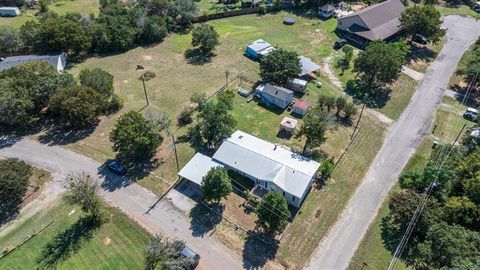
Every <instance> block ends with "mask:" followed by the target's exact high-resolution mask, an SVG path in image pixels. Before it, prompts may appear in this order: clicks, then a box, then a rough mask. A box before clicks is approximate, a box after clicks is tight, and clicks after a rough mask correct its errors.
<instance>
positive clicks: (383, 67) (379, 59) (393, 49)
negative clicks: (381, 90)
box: [353, 40, 408, 91]
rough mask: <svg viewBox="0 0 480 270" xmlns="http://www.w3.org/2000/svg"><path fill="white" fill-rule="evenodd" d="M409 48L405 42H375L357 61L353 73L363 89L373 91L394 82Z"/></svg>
mask: <svg viewBox="0 0 480 270" xmlns="http://www.w3.org/2000/svg"><path fill="white" fill-rule="evenodd" d="M407 52H408V46H407V45H406V44H405V43H403V42H395V43H385V42H384V41H380V40H377V41H373V42H371V43H370V45H368V47H367V49H366V50H365V51H364V52H361V53H360V54H359V56H358V58H356V59H355V64H354V67H353V72H355V73H357V76H358V82H360V84H361V86H362V88H363V89H365V90H366V91H371V89H376V88H378V87H383V86H385V85H386V84H389V83H392V82H394V81H395V80H396V79H397V78H398V77H399V76H400V72H401V70H402V65H403V61H404V59H405V56H406V55H407Z"/></svg>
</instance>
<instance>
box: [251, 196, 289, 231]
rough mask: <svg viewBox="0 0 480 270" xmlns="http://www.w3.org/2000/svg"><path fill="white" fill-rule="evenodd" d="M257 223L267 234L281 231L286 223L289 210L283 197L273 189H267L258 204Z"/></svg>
mask: <svg viewBox="0 0 480 270" xmlns="http://www.w3.org/2000/svg"><path fill="white" fill-rule="evenodd" d="M256 213H257V216H258V219H257V225H258V226H259V227H260V228H261V229H262V230H263V231H264V232H266V233H268V234H276V233H280V232H282V231H283V230H284V229H285V227H286V226H287V224H288V218H289V217H290V210H288V204H287V201H286V200H285V198H284V197H283V196H282V195H281V194H280V193H277V192H275V191H269V192H268V193H267V194H266V195H265V196H264V197H263V198H262V201H261V202H260V203H259V204H258V206H257V209H256Z"/></svg>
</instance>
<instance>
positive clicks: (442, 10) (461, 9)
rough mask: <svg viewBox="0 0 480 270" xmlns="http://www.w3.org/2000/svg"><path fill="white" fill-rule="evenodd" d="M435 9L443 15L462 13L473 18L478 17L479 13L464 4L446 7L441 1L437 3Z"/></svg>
mask: <svg viewBox="0 0 480 270" xmlns="http://www.w3.org/2000/svg"><path fill="white" fill-rule="evenodd" d="M437 9H438V10H439V11H440V13H442V15H443V16H448V15H462V16H470V17H473V18H477V17H479V13H476V12H475V11H473V10H472V9H471V8H470V7H468V6H466V5H459V6H458V7H448V6H446V5H445V4H444V3H443V4H441V5H437Z"/></svg>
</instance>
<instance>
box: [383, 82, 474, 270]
mask: <svg viewBox="0 0 480 270" xmlns="http://www.w3.org/2000/svg"><path fill="white" fill-rule="evenodd" d="M477 77H478V73H477V74H476V75H475V77H474V79H473V80H472V81H471V83H470V85H469V87H468V89H467V92H466V94H465V95H464V97H463V100H462V104H464V103H465V102H466V101H467V99H468V97H469V96H470V93H471V92H470V91H471V88H472V86H473V85H474V82H475V81H476V79H477ZM458 121H459V120H458V119H457V120H456V121H454V122H453V123H456V122H458ZM453 123H452V124H453ZM452 127H453V125H452V126H451V128H452ZM465 127H466V124H464V125H463V127H462V129H461V130H460V132H459V134H458V135H457V137H456V138H455V140H454V142H453V143H452V145H451V147H450V149H449V150H448V151H447V150H446V148H444V149H441V153H440V155H439V157H438V159H437V165H438V164H439V165H440V166H438V167H437V174H436V177H435V178H434V180H432V182H430V184H429V186H428V187H427V189H426V190H425V191H424V193H423V195H422V199H421V200H420V202H419V205H418V206H417V208H416V209H415V212H414V214H413V217H412V219H411V220H410V222H409V224H408V226H407V229H406V231H405V233H404V234H403V236H402V239H401V240H400V243H399V244H398V246H397V248H396V250H395V253H394V256H393V258H392V260H391V261H390V264H389V266H388V270H393V269H394V268H395V266H396V264H397V262H398V258H399V257H401V255H402V253H403V251H404V249H405V246H406V245H407V243H408V240H409V238H410V236H411V234H412V232H413V229H414V228H415V225H416V223H417V222H418V219H419V217H420V215H421V213H422V212H423V209H424V208H425V205H426V203H427V201H428V197H429V196H430V194H431V192H432V190H433V188H434V187H436V186H437V185H438V183H437V180H438V177H439V175H440V171H441V169H442V168H443V166H444V165H445V163H446V161H447V160H448V158H449V157H450V155H451V153H452V152H453V149H454V147H455V144H456V142H457V140H458V139H459V138H460V136H461V134H462V133H463V130H464V129H465ZM450 131H451V130H450Z"/></svg>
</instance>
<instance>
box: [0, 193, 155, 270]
mask: <svg viewBox="0 0 480 270" xmlns="http://www.w3.org/2000/svg"><path fill="white" fill-rule="evenodd" d="M84 217H85V215H84V214H83V213H82V211H81V210H80V209H79V208H78V207H76V206H72V205H70V204H68V203H66V202H65V200H64V199H62V200H60V201H58V202H57V203H56V204H55V205H52V206H51V207H50V208H49V209H47V210H44V211H41V212H39V213H37V214H36V215H35V216H33V217H32V218H31V219H29V220H27V221H26V222H24V223H23V224H21V225H19V226H18V227H17V228H16V229H14V230H13V231H12V232H10V233H9V234H7V235H6V236H5V237H3V238H2V239H0V248H1V249H2V250H3V249H4V248H5V247H7V246H10V247H12V246H15V245H16V244H17V243H18V242H19V241H20V240H22V239H24V238H25V237H26V236H27V235H29V234H31V233H32V232H33V231H38V230H39V229H40V228H42V227H44V226H45V225H46V224H48V223H50V221H51V220H52V218H53V219H54V220H55V222H54V223H53V224H52V225H51V226H50V227H48V228H47V229H45V230H44V231H43V232H41V233H40V234H38V235H36V236H35V237H33V238H32V239H31V240H30V241H28V242H26V243H25V244H23V245H22V246H20V247H19V248H17V249H16V250H14V251H12V252H11V253H10V254H8V255H6V256H5V257H3V258H2V259H0V269H38V267H40V266H42V265H44V264H41V263H42V262H43V263H45V258H46V257H45V256H42V254H49V255H50V256H51V257H49V258H54V259H52V261H51V262H50V264H46V265H52V268H53V265H56V266H57V269H141V268H142V267H143V247H144V245H145V244H146V243H147V241H148V239H149V237H150V235H149V234H148V233H147V232H146V231H145V230H143V229H142V228H141V227H139V226H138V225H137V224H135V223H134V222H133V221H131V220H130V219H128V218H127V217H126V216H125V215H124V214H122V213H121V212H120V211H119V210H117V209H114V208H110V207H105V222H104V223H103V224H102V225H101V226H100V227H99V228H96V229H91V227H88V226H83V225H84V223H81V221H82V220H83V221H84V220H85V219H83V218H84ZM87 235H90V236H87ZM54 239H55V241H54ZM49 245H50V249H47V247H48V246H49ZM51 247H55V248H51ZM47 250H48V251H50V252H48V253H42V252H46V251H47ZM62 251H63V252H62ZM62 255H63V256H62ZM53 261H55V262H57V263H56V264H54V263H52V262H53ZM44 266H45V265H44Z"/></svg>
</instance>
